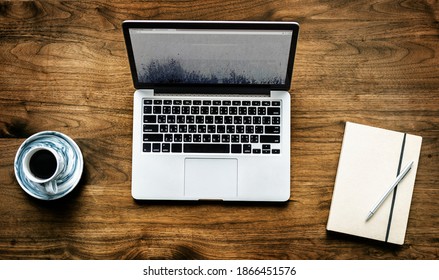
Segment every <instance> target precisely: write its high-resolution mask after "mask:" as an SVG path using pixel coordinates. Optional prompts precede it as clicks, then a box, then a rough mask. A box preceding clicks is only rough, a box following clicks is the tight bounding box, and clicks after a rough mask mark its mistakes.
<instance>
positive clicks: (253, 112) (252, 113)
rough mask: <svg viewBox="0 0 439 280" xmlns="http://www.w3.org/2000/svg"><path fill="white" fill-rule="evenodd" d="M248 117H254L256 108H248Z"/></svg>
mask: <svg viewBox="0 0 439 280" xmlns="http://www.w3.org/2000/svg"><path fill="white" fill-rule="evenodd" d="M248 114H249V115H256V107H248Z"/></svg>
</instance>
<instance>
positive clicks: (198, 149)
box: [183, 143, 230, 153]
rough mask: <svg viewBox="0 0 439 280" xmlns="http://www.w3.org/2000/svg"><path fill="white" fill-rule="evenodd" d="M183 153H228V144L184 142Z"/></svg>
mask: <svg viewBox="0 0 439 280" xmlns="http://www.w3.org/2000/svg"><path fill="white" fill-rule="evenodd" d="M183 151H184V152H185V153H229V152H230V145H229V144H204V143H202V144H192V143H191V144H184V145H183Z"/></svg>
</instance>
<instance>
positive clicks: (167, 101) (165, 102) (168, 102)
mask: <svg viewBox="0 0 439 280" xmlns="http://www.w3.org/2000/svg"><path fill="white" fill-rule="evenodd" d="M163 104H165V105H172V100H169V99H166V100H164V101H163Z"/></svg>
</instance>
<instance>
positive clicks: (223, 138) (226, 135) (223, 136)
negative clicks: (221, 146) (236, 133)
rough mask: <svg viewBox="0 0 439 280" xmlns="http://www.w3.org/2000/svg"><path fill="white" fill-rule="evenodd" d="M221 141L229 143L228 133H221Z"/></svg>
mask: <svg viewBox="0 0 439 280" xmlns="http://www.w3.org/2000/svg"><path fill="white" fill-rule="evenodd" d="M221 142H223V143H229V142H230V135H228V134H223V135H221Z"/></svg>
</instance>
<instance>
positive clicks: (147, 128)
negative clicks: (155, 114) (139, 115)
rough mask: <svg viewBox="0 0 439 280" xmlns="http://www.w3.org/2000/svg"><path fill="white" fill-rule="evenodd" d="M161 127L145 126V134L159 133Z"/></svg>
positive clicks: (154, 125) (155, 125)
mask: <svg viewBox="0 0 439 280" xmlns="http://www.w3.org/2000/svg"><path fill="white" fill-rule="evenodd" d="M158 131H159V126H158V125H157V124H144V125H143V132H158Z"/></svg>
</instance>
